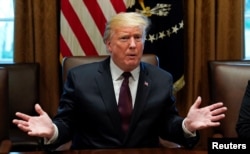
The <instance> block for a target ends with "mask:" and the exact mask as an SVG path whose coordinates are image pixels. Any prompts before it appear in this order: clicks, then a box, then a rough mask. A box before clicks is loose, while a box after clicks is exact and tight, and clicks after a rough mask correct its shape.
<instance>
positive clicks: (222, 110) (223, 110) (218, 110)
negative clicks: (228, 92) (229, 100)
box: [211, 107, 227, 116]
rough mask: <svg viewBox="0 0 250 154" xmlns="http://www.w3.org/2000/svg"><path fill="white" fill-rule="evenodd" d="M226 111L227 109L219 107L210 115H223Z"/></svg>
mask: <svg viewBox="0 0 250 154" xmlns="http://www.w3.org/2000/svg"><path fill="white" fill-rule="evenodd" d="M226 111H227V107H220V108H217V109H214V110H213V111H212V112H211V113H212V115H213V116H214V115H219V114H223V113H224V112H226Z"/></svg>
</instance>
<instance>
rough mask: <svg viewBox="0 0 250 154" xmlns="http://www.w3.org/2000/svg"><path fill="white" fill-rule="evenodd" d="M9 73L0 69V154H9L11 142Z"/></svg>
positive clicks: (2, 68) (4, 69)
mask: <svg viewBox="0 0 250 154" xmlns="http://www.w3.org/2000/svg"><path fill="white" fill-rule="evenodd" d="M8 111H9V110H8V72H7V69H6V68H4V67H0V153H8V152H9V151H10V148H11V142H10V140H9V136H8V128H9V127H8V125H9V123H8V114H9V113H8Z"/></svg>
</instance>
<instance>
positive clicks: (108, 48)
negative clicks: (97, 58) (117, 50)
mask: <svg viewBox="0 0 250 154" xmlns="http://www.w3.org/2000/svg"><path fill="white" fill-rule="evenodd" d="M105 44H106V48H107V50H108V51H109V52H111V47H110V44H111V42H110V41H106V43H105Z"/></svg>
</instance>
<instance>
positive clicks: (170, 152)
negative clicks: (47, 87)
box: [10, 148, 207, 154]
mask: <svg viewBox="0 0 250 154" xmlns="http://www.w3.org/2000/svg"><path fill="white" fill-rule="evenodd" d="M57 153H60V154H207V151H206V150H197V149H192V150H189V149H182V148H177V149H176V148H173V149H172V148H142V149H99V150H70V151H60V152H57ZM10 154H47V152H44V151H34V152H10Z"/></svg>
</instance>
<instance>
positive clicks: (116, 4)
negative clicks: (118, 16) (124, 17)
mask: <svg viewBox="0 0 250 154" xmlns="http://www.w3.org/2000/svg"><path fill="white" fill-rule="evenodd" d="M110 2H111V3H112V5H113V6H114V8H115V10H116V12H122V11H125V10H126V5H125V4H124V3H123V2H122V1H118V0H110Z"/></svg>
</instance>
